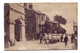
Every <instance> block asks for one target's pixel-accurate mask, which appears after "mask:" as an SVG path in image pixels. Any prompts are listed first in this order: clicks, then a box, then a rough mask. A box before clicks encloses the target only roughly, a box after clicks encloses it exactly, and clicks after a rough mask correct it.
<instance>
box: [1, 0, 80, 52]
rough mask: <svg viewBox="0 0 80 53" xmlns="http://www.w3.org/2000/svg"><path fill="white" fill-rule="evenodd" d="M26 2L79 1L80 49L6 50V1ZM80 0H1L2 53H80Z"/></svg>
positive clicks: (79, 39)
mask: <svg viewBox="0 0 80 53" xmlns="http://www.w3.org/2000/svg"><path fill="white" fill-rule="evenodd" d="M20 2H21V3H24V2H25V3H26V2H28V3H29V2H33V3H35V2H38V3H40V2H41V3H42V2H51V3H52V2H77V3H78V50H45V51H4V6H3V5H4V3H20ZM79 9H80V2H79V0H1V1H0V15H1V16H0V33H1V35H0V52H1V53H17V52H19V53H28V52H29V53H80V52H79V49H80V48H79V47H80V42H79V41H80V38H79V37H80V35H79V30H80V28H79V26H80V24H79V23H80V21H79V20H80V16H79V14H80V10H79Z"/></svg>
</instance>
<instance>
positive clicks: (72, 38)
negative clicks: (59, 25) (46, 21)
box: [61, 33, 74, 46]
mask: <svg viewBox="0 0 80 53" xmlns="http://www.w3.org/2000/svg"><path fill="white" fill-rule="evenodd" d="M62 40H63V35H61V42H62ZM73 41H74V34H73V33H72V34H71V43H73ZM64 43H65V46H67V43H68V35H67V34H66V35H65V37H64Z"/></svg>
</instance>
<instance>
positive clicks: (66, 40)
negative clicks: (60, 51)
mask: <svg viewBox="0 0 80 53" xmlns="http://www.w3.org/2000/svg"><path fill="white" fill-rule="evenodd" d="M64 42H65V46H67V42H68V37H67V35H66V36H65V38H64Z"/></svg>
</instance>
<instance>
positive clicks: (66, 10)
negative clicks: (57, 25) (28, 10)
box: [33, 3, 77, 33]
mask: <svg viewBox="0 0 80 53" xmlns="http://www.w3.org/2000/svg"><path fill="white" fill-rule="evenodd" d="M33 9H34V10H39V11H41V12H43V13H45V14H47V15H48V16H49V18H50V20H53V17H54V16H55V15H62V17H64V18H65V19H67V24H66V25H62V26H63V28H65V29H66V30H67V33H72V32H73V21H75V22H77V3H33Z"/></svg>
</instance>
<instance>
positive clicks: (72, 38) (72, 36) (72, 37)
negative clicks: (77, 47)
mask: <svg viewBox="0 0 80 53" xmlns="http://www.w3.org/2000/svg"><path fill="white" fill-rule="evenodd" d="M73 40H74V35H73V34H72V35H71V43H73Z"/></svg>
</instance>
